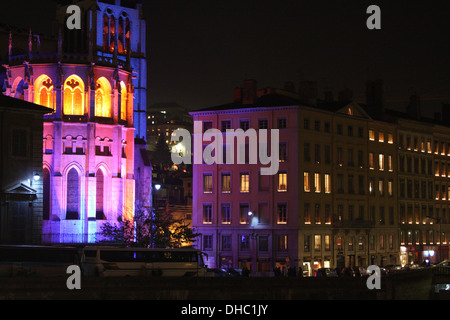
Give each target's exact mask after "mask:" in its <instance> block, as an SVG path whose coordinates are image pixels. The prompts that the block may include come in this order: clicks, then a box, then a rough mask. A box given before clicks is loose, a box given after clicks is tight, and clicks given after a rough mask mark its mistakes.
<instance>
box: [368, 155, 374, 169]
mask: <svg viewBox="0 0 450 320" xmlns="http://www.w3.org/2000/svg"><path fill="white" fill-rule="evenodd" d="M369 169H370V170H373V169H375V162H374V158H373V152H369Z"/></svg>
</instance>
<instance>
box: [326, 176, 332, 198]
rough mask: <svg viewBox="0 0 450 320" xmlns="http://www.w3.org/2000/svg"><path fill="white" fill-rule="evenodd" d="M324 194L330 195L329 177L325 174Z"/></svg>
mask: <svg viewBox="0 0 450 320" xmlns="http://www.w3.org/2000/svg"><path fill="white" fill-rule="evenodd" d="M325 193H331V175H330V174H329V173H325Z"/></svg>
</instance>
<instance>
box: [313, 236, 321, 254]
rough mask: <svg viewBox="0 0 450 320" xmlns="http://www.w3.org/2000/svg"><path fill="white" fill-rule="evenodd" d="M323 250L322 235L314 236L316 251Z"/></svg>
mask: <svg viewBox="0 0 450 320" xmlns="http://www.w3.org/2000/svg"><path fill="white" fill-rule="evenodd" d="M321 249H322V236H321V235H320V234H316V235H314V251H320V250H321Z"/></svg>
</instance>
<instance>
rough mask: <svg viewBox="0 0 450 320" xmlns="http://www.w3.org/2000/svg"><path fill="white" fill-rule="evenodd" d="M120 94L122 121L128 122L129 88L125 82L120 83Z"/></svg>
mask: <svg viewBox="0 0 450 320" xmlns="http://www.w3.org/2000/svg"><path fill="white" fill-rule="evenodd" d="M120 94H121V101H120V119H121V120H127V102H128V92H127V86H126V85H125V83H124V82H123V81H121V82H120Z"/></svg>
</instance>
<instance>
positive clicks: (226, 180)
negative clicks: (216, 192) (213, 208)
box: [222, 173, 231, 193]
mask: <svg viewBox="0 0 450 320" xmlns="http://www.w3.org/2000/svg"><path fill="white" fill-rule="evenodd" d="M222 193H231V175H230V174H229V173H222Z"/></svg>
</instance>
